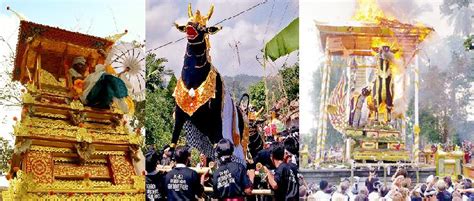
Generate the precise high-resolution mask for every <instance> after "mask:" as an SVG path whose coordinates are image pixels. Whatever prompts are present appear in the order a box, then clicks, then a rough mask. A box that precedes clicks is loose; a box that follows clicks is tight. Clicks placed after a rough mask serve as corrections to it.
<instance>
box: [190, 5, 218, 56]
mask: <svg viewBox="0 0 474 201" xmlns="http://www.w3.org/2000/svg"><path fill="white" fill-rule="evenodd" d="M213 13H214V4H211V8H210V9H209V12H208V13H207V15H201V11H200V10H199V9H197V10H196V12H195V13H194V14H193V9H192V7H191V3H189V4H188V17H189V21H190V22H194V23H198V24H199V25H201V26H203V27H205V26H206V25H207V21H209V19H211V16H212V14H213ZM205 40H206V45H207V49H209V48H210V47H211V43H210V42H209V36H208V35H206V36H205Z"/></svg>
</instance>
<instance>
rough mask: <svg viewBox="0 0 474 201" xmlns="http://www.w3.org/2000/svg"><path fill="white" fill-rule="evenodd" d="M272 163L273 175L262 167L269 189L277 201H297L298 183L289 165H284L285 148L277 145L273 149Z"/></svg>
mask: <svg viewBox="0 0 474 201" xmlns="http://www.w3.org/2000/svg"><path fill="white" fill-rule="evenodd" d="M271 158H272V162H273V164H274V165H275V167H276V169H275V175H273V174H272V173H271V172H270V171H269V170H268V168H267V167H265V166H264V167H263V168H264V170H265V172H266V174H267V179H268V183H269V184H270V187H271V188H272V189H273V190H274V192H275V198H276V199H277V200H286V201H293V200H298V181H297V180H296V174H295V173H294V172H293V170H292V168H291V167H290V165H288V164H287V163H285V162H284V161H283V160H284V159H285V148H284V147H283V146H281V145H278V146H276V147H274V148H273V150H272V153H271Z"/></svg>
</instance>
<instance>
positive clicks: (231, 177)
mask: <svg viewBox="0 0 474 201" xmlns="http://www.w3.org/2000/svg"><path fill="white" fill-rule="evenodd" d="M233 152H234V145H233V144H232V142H231V141H230V140H228V139H222V140H220V141H219V142H218V143H217V147H216V154H217V158H218V160H220V161H221V163H220V165H219V168H218V169H217V170H216V171H215V172H214V174H213V179H212V181H213V185H212V186H213V189H214V195H215V196H216V197H217V198H219V199H220V200H224V201H225V200H241V201H243V200H244V196H245V194H247V195H249V194H251V193H252V183H251V181H250V179H249V177H248V175H247V170H246V168H245V166H244V165H242V164H241V163H237V162H233V161H231V159H232V153H233Z"/></svg>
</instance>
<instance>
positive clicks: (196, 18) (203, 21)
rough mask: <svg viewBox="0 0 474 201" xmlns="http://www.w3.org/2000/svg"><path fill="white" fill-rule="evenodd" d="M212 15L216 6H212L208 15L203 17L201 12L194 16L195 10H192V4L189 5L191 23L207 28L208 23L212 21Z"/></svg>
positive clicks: (198, 11)
mask: <svg viewBox="0 0 474 201" xmlns="http://www.w3.org/2000/svg"><path fill="white" fill-rule="evenodd" d="M212 13H214V4H211V8H210V9H209V12H208V13H207V15H204V16H202V15H201V11H200V10H196V13H194V14H193V9H192V8H191V3H189V4H188V17H189V21H190V22H195V23H199V24H200V25H201V26H206V24H207V21H208V20H209V19H211V16H212Z"/></svg>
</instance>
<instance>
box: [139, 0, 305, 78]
mask: <svg viewBox="0 0 474 201" xmlns="http://www.w3.org/2000/svg"><path fill="white" fill-rule="evenodd" d="M189 2H191V4H192V7H193V10H194V11H195V10H196V9H199V10H201V12H202V13H207V11H208V9H209V7H210V5H211V3H214V5H215V9H214V14H213V16H212V18H211V20H210V21H209V23H208V25H213V24H215V23H216V22H218V21H220V20H222V19H224V18H227V17H230V16H233V15H235V14H237V13H239V12H241V11H243V10H246V9H247V8H249V7H251V6H253V5H255V4H257V3H259V2H262V1H260V0H258V1H257V0H253V1H249V0H243V1H232V0H214V1H208V0H192V1H171V0H159V1H158V0H149V1H147V5H146V12H147V13H146V15H147V16H146V22H147V25H146V26H147V30H146V32H147V44H146V45H147V49H152V48H155V47H158V46H160V45H162V44H165V43H167V42H169V41H174V40H176V39H179V38H181V37H183V36H184V35H183V33H181V32H178V31H177V30H176V29H175V28H174V27H172V24H173V22H177V23H180V24H184V23H186V22H187V19H188V17H187V8H188V3H189ZM272 7H273V9H272ZM272 10H273V11H272ZM272 12H273V13H272ZM298 12H299V5H298V1H297V0H268V1H267V3H266V4H263V5H261V6H259V7H257V8H255V9H253V10H251V11H249V12H247V13H245V14H243V15H240V16H239V17H236V18H234V19H232V20H229V21H226V22H224V23H223V24H221V25H222V26H223V30H222V31H220V32H218V33H216V34H215V35H212V36H210V40H211V57H212V60H213V64H214V66H215V67H216V68H217V69H218V70H219V72H220V73H221V74H223V75H236V74H248V75H263V74H265V73H266V74H274V73H275V72H277V70H278V69H277V66H279V65H281V64H282V63H283V62H284V61H285V58H283V59H280V60H277V61H276V63H272V64H270V67H269V68H268V70H267V71H266V72H264V71H263V69H262V68H261V67H260V64H259V63H258V62H257V61H256V59H255V56H256V55H259V56H261V53H260V50H261V49H262V48H263V41H264V40H265V41H268V40H269V39H271V38H272V37H273V36H274V35H275V34H276V33H278V31H280V30H281V29H283V28H284V27H285V26H287V25H288V24H289V23H290V22H291V21H292V20H293V19H295V18H296V17H298ZM267 24H268V26H267ZM266 27H268V29H267V28H266ZM235 41H237V42H240V44H239V53H240V59H241V65H240V66H239V65H238V62H237V56H236V53H235V51H234V50H233V49H232V48H231V47H230V46H229V43H230V44H234V43H235ZM185 47H186V42H185V41H181V42H179V43H176V44H173V45H169V46H167V47H165V48H162V49H159V50H157V51H154V53H156V54H157V55H158V57H165V58H167V59H168V60H169V62H168V64H166V66H167V67H168V68H170V69H172V70H174V72H175V74H179V73H180V72H181V67H182V62H183V55H184V51H185ZM296 60H297V56H296V53H292V55H291V56H290V58H289V59H288V60H287V62H288V63H290V64H291V63H294V62H296Z"/></svg>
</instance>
